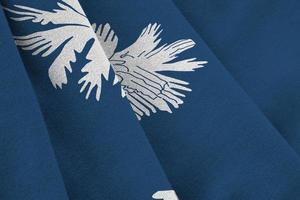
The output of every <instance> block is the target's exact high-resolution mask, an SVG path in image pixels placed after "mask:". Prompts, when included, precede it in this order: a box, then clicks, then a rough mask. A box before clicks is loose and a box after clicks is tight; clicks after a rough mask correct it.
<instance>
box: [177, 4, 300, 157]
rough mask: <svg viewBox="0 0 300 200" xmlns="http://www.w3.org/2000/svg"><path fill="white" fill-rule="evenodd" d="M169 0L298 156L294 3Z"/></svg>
mask: <svg viewBox="0 0 300 200" xmlns="http://www.w3.org/2000/svg"><path fill="white" fill-rule="evenodd" d="M175 2H176V3H177V5H178V7H179V8H180V9H181V11H182V12H183V14H184V15H185V16H186V17H187V19H188V20H189V22H190V23H191V24H192V26H193V27H194V28H195V30H197V32H198V33H200V34H201V35H202V36H203V38H204V39H205V41H206V42H207V43H208V44H209V45H210V46H211V48H212V50H213V51H214V52H215V53H216V55H217V57H218V58H219V59H220V60H221V61H222V63H223V64H224V66H225V67H226V68H227V69H228V70H229V71H230V73H231V74H232V75H233V76H234V78H235V79H236V80H237V81H238V82H239V83H240V85H241V86H242V87H243V88H244V89H245V91H246V92H247V93H248V95H249V96H250V97H251V98H252V99H253V101H254V102H255V103H256V104H257V105H258V106H259V108H260V109H261V110H262V111H263V113H264V114H265V116H266V117H267V118H268V119H269V120H270V121H271V122H272V124H273V125H274V126H275V127H276V128H277V129H278V130H279V132H280V133H281V134H282V136H283V137H284V138H285V139H286V140H287V141H288V143H289V144H290V145H291V146H292V147H293V148H294V149H295V151H296V152H297V153H298V154H300V145H299V144H300V137H299V132H300V123H299V121H300V101H299V99H300V93H299V90H300V82H299V77H300V70H299V64H298V63H299V62H300V57H299V55H298V48H299V45H300V44H299V39H298V35H299V32H300V27H299V26H298V23H299V21H300V15H299V7H300V2H299V1H294V0H291V1H288V2H287V1H282V0H277V1H274V2H273V1H272V2H270V1H266V0H263V1H249V0H244V1H239V2H234V1H222V2H219V1H209V2H208V1H202V0H200V1H193V0H187V1H186V0H184V1H183V0H175Z"/></svg>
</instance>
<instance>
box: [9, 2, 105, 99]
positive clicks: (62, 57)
mask: <svg viewBox="0 0 300 200" xmlns="http://www.w3.org/2000/svg"><path fill="white" fill-rule="evenodd" d="M57 4H58V7H59V8H58V9H54V10H53V11H44V10H40V9H35V8H31V7H27V6H21V5H15V9H10V8H5V10H6V11H8V12H10V13H11V14H13V15H15V16H14V17H11V19H12V20H14V21H32V22H34V23H40V24H41V25H46V24H48V23H52V24H54V25H60V26H59V27H57V28H53V29H49V30H45V31H39V32H35V33H32V34H29V35H25V36H16V37H15V40H16V44H17V45H18V46H20V47H21V48H22V49H23V50H27V51H28V50H30V51H32V54H33V55H38V54H40V55H41V56H42V57H47V56H49V55H50V54H51V53H53V52H54V51H56V50H57V49H58V48H59V47H60V46H63V48H62V50H61V51H60V53H59V55H58V56H57V57H56V59H55V60H54V61H53V63H52V64H51V66H50V67H49V78H50V80H51V82H52V85H53V86H54V87H55V88H57V87H58V88H62V87H63V84H67V82H68V81H67V75H66V70H68V71H69V72H72V68H71V62H76V54H75V52H81V51H82V50H83V49H84V47H85V46H86V44H87V42H88V41H89V40H91V39H93V40H94V43H93V45H92V47H91V49H90V50H89V52H88V54H87V56H86V59H88V60H89V61H90V62H89V63H87V64H86V65H85V66H83V67H82V70H81V71H82V72H83V73H85V75H84V76H83V77H82V78H81V79H80V80H79V82H78V83H79V84H82V87H81V90H80V91H81V92H83V91H85V90H86V89H87V94H86V98H89V96H90V93H91V91H92V90H93V89H94V88H96V99H97V100H98V101H99V100H100V94H101V80H102V77H104V78H105V79H106V80H108V75H109V68H110V63H109V61H108V59H107V57H106V55H105V53H104V50H103V49H102V47H101V45H100V42H99V41H98V39H97V37H96V34H95V33H94V30H93V28H92V26H91V25H90V23H89V21H88V19H87V18H86V16H85V14H84V12H83V10H82V9H81V7H80V4H79V3H78V1H76V0H62V2H61V3H60V2H58V3H57Z"/></svg>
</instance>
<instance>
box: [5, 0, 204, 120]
mask: <svg viewBox="0 0 300 200" xmlns="http://www.w3.org/2000/svg"><path fill="white" fill-rule="evenodd" d="M57 4H58V6H59V8H58V9H54V10H52V11H44V10H39V9H35V8H31V7H27V6H21V5H15V8H14V9H10V8H5V10H7V11H8V12H10V13H12V14H14V15H16V16H13V17H11V19H12V20H14V21H28V20H31V21H32V22H34V23H40V24H41V25H46V24H48V23H52V24H54V25H57V26H58V27H57V28H54V29H49V30H45V31H39V32H35V33H32V34H29V35H26V36H16V37H15V40H16V44H17V45H18V46H20V47H21V48H22V49H23V50H30V51H32V54H33V55H38V54H39V55H41V56H42V57H47V56H49V55H50V54H52V53H53V52H54V51H56V50H57V49H58V48H59V47H60V46H63V48H62V50H61V51H60V53H59V55H58V56H57V57H56V59H55V60H54V62H53V63H52V64H51V66H50V67H49V78H50V80H51V82H52V84H53V86H54V87H55V88H57V87H59V88H62V86H63V84H67V74H66V70H68V71H70V72H72V68H71V64H70V63H71V62H75V61H76V54H75V52H81V51H82V50H83V49H84V47H85V45H86V44H87V42H88V41H89V40H91V39H93V40H94V43H93V45H92V47H91V48H90V50H89V52H88V54H87V56H86V59H88V60H90V62H88V63H87V64H86V65H85V66H83V67H82V69H81V71H82V72H83V73H86V74H85V75H84V76H83V77H82V78H81V79H80V80H79V81H78V83H79V84H82V87H81V90H80V92H83V91H85V90H86V88H88V89H87V94H86V98H89V96H90V94H91V92H92V90H93V89H94V88H96V99H97V100H98V101H99V99H100V94H101V80H102V78H101V77H102V76H103V77H104V78H105V79H106V80H108V76H109V68H110V65H112V67H113V69H114V72H115V81H114V83H117V82H120V84H121V88H122V90H121V91H122V96H123V97H124V96H126V97H127V98H128V100H129V101H130V104H131V107H132V108H133V110H134V112H135V114H136V116H137V118H138V119H139V120H140V119H141V117H142V116H144V115H147V116H150V115H151V113H155V112H157V110H160V111H166V112H169V113H172V108H179V105H180V104H183V98H184V97H185V94H184V92H190V91H192V90H191V89H190V88H189V87H188V85H189V83H188V82H186V81H183V80H180V79H177V78H172V77H170V76H166V75H163V74H161V73H160V72H163V71H173V72H174V71H175V72H189V71H194V70H195V69H197V68H200V67H203V66H204V64H206V63H207V62H206V61H198V60H197V59H196V58H191V59H184V60H179V61H178V59H177V57H178V55H179V54H180V53H182V52H184V51H186V50H188V49H190V48H192V47H194V46H195V42H194V41H193V40H191V39H181V40H178V41H175V42H173V43H171V44H163V45H159V44H160V41H161V38H159V37H160V34H161V32H162V29H160V25H159V24H157V23H155V24H149V25H148V26H147V27H145V28H144V29H143V31H142V33H141V34H140V36H139V37H138V38H137V40H136V41H135V42H134V43H133V44H131V45H130V46H129V47H127V48H125V49H124V50H122V51H118V52H115V51H116V48H117V45H118V37H117V36H116V34H115V32H114V31H113V30H112V29H111V27H110V25H109V24H105V25H100V26H98V27H97V25H96V24H93V25H90V23H89V21H88V19H87V17H86V15H85V14H84V12H83V10H82V8H81V7H80V4H79V3H78V1H77V0H62V1H61V3H60V2H58V3H57Z"/></svg>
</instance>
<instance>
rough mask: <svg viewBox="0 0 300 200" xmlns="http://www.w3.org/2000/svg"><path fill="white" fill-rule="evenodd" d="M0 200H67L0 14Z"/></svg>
mask: <svg viewBox="0 0 300 200" xmlns="http://www.w3.org/2000/svg"><path fill="white" fill-rule="evenodd" d="M0 25H1V32H0V60H1V67H0V68H1V73H0V82H1V83H0V89H1V98H0V133H1V134H0V177H1V178H0V199H13V200H25V199H28V200H29V199H30V200H40V199H45V200H46V199H49V200H53V199H57V200H67V199H69V198H68V195H67V192H66V190H65V186H64V182H63V179H62V176H61V173H60V170H59V167H58V164H57V161H56V157H55V155H54V151H53V149H52V145H51V142H50V138H49V135H48V132H47V129H46V126H45V123H44V120H43V117H42V115H41V112H40V109H39V103H38V102H37V99H36V97H35V94H34V92H33V89H32V86H31V83H30V81H29V78H28V76H27V74H26V71H25V67H24V66H23V63H22V61H21V59H20V57H19V54H18V51H17V49H16V47H15V45H14V42H13V39H12V34H11V32H10V30H9V27H8V24H7V22H6V19H5V16H4V14H3V11H2V9H1V10H0Z"/></svg>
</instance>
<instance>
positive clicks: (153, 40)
mask: <svg viewBox="0 0 300 200" xmlns="http://www.w3.org/2000/svg"><path fill="white" fill-rule="evenodd" d="M81 3H82V6H83V7H84V9H85V11H86V13H87V15H88V17H89V19H90V21H97V20H100V19H101V20H103V22H100V23H101V24H106V23H109V25H110V27H113V28H112V29H113V32H114V33H115V34H116V35H117V36H118V46H117V48H116V49H115V47H114V48H108V50H110V51H111V50H112V49H115V54H114V56H116V57H117V55H119V54H120V58H121V59H116V60H117V61H116V60H113V62H111V63H113V64H112V65H117V67H120V68H118V69H119V70H120V71H121V70H122V68H121V67H122V66H123V67H124V68H126V67H127V68H128V69H127V72H128V73H129V75H130V77H129V78H128V77H126V76H122V77H123V78H124V81H125V82H123V85H124V87H126V89H127V91H126V90H125V95H126V94H130V95H132V94H133V95H139V97H136V98H134V99H133V100H130V99H129V102H130V103H131V104H132V107H133V110H134V112H135V113H136V114H137V115H138V116H139V117H140V118H141V125H142V126H143V128H144V130H145V132H146V134H147V136H148V138H149V140H150V142H151V144H152V146H153V148H154V150H155V153H156V155H157V157H158V158H159V160H160V162H161V164H162V166H163V168H164V170H165V172H166V173H167V176H168V177H169V180H170V182H171V184H172V185H173V186H174V188H175V190H176V191H177V193H178V195H179V197H180V198H181V199H289V198H295V197H297V196H299V195H300V194H299V191H298V189H297V188H298V184H299V180H300V179H299V178H300V171H299V170H300V168H299V167H300V162H299V158H298V156H297V154H296V153H295V152H294V151H293V150H292V149H291V148H290V146H289V145H288V144H287V143H286V141H285V140H284V139H283V138H282V137H281V135H280V134H279V133H278V132H277V130H276V129H274V127H273V126H272V125H271V124H270V123H269V121H268V120H267V119H266V118H265V116H264V115H263V114H262V113H261V112H260V110H259V109H258V108H257V107H256V105H255V104H254V103H253V102H252V100H251V99H249V97H248V95H247V94H246V93H245V92H244V91H243V89H242V88H241V87H240V86H239V84H238V83H237V82H236V81H235V80H234V79H233V78H232V77H231V75H230V74H229V73H228V71H227V70H226V69H225V68H224V66H222V64H221V63H220V62H219V61H218V60H217V58H216V57H215V56H214V55H213V54H212V52H211V51H210V50H209V48H208V47H207V46H206V44H205V43H204V41H203V40H202V39H201V38H200V37H199V35H198V33H196V32H195V31H194V30H193V29H192V27H191V26H190V25H189V24H188V22H187V21H186V20H185V19H184V17H183V16H182V15H181V13H180V12H179V11H178V10H177V8H176V7H175V5H174V4H173V2H172V1H151V2H145V1H143V2H141V1H136V0H131V1H126V2H124V1H114V2H113V3H112V2H107V1H101V2H99V1H88V2H86V1H82V2H81ZM100 5H101V6H100ZM128 5H130V6H128ZM125 8H126V9H125ZM128 13H130V14H128ZM98 23H99V22H98ZM157 24H160V25H161V26H157ZM103 26H104V25H103ZM103 26H102V27H101V28H100V32H102V31H104V30H105V29H103ZM104 27H105V26H104ZM159 28H161V29H163V32H161V30H159V31H158V30H157V29H159ZM145 34H148V35H149V37H147V38H148V40H147V39H145V40H144V41H145V42H144V43H139V38H141V37H145V36H144V35H145ZM149 38H150V39H149ZM189 39H191V40H192V41H193V42H194V43H189V42H190V41H191V40H189ZM174 41H176V42H174ZM182 41H184V43H181V42H182ZM160 42H161V43H162V45H161V46H160V45H159V44H160ZM173 42H174V43H175V45H174V46H172V45H171V44H174V43H173ZM185 42H187V43H185ZM138 44H139V45H138ZM163 44H165V45H163ZM169 44H170V45H169ZM176 44H177V45H176ZM185 44H187V46H184V45H185ZM194 44H195V45H194ZM180 45H183V46H180ZM178 46H180V47H182V48H181V49H178V50H177V52H180V53H179V54H181V55H179V54H178V55H176V59H177V60H176V61H180V60H181V59H182V60H184V59H190V58H196V59H193V60H192V61H197V60H199V61H201V60H204V61H207V62H208V63H207V64H206V63H203V62H201V64H203V65H204V67H203V68H202V67H201V68H199V69H198V68H196V67H195V69H194V70H190V72H189V73H186V72H185V73H182V72H181V73H180V70H174V71H172V70H169V71H163V70H162V71H163V72H159V73H161V74H163V77H164V78H163V79H162V82H159V81H158V80H156V79H155V77H153V75H157V74H156V73H154V72H157V71H159V70H157V69H158V66H157V64H159V65H162V66H164V64H165V63H161V62H158V63H155V62H154V61H153V60H152V61H149V59H151V57H153V56H154V55H157V54H160V53H162V52H167V53H168V56H172V54H169V52H168V50H169V49H170V48H176V47H178ZM165 47H169V48H165ZM103 48H104V47H103ZM182 49H183V51H185V50H188V51H185V52H183V51H181V50H182ZM144 55H146V56H145V57H146V58H147V59H148V60H147V61H148V62H147V63H146V64H148V66H146V64H145V61H141V59H142V58H141V57H143V59H144ZM160 56H161V57H160V58H165V57H164V56H165V53H163V54H160ZM169 58H170V57H169ZM171 58H172V57H171ZM149 62H150V63H149ZM153 63H154V64H153ZM171 63H173V61H171ZM173 64H174V63H173ZM181 64H182V68H184V66H185V65H186V63H185V64H184V63H181ZM149 65H150V67H155V69H156V70H153V71H154V72H153V71H151V68H147V67H149ZM199 65H200V64H199ZM136 66H139V67H136ZM187 66H189V65H187ZM124 68H123V69H124ZM140 68H142V69H143V70H144V71H147V72H146V74H147V76H144V77H141V75H144V74H143V72H140V71H139V70H140ZM187 68H188V67H187ZM132 69H134V71H130V70H132ZM173 69H177V68H173ZM143 70H142V71H143ZM170 71H172V72H170ZM135 74H137V75H136V76H135V77H131V76H133V75H135ZM137 77H138V78H137ZM157 77H161V76H159V75H158V76H157ZM166 77H172V78H174V77H176V80H174V79H172V80H173V81H176V84H181V86H183V85H184V86H183V87H181V89H183V93H181V91H178V90H176V91H177V92H178V93H176V92H174V91H173V90H171V89H172V88H171V89H170V88H168V86H170V84H171V83H172V81H171V82H168V80H169V78H166ZM139 79H142V80H144V82H143V83H142V82H141V83H140V85H143V84H146V85H147V86H148V87H149V88H147V90H146V89H141V88H140V87H139V86H137V85H136V82H137V80H139ZM148 79H150V80H151V81H153V82H155V84H157V87H158V88H159V87H160V86H161V85H163V86H164V87H161V88H160V91H161V93H162V94H161V93H159V92H155V89H152V87H153V88H155V86H153V85H152V84H151V83H149V82H148V81H149V80H148ZM128 80H130V81H132V80H134V81H135V83H130V82H129V83H128V82H127V81H128ZM179 80H180V81H179ZM163 81H165V82H163ZM187 82H188V83H189V84H188V83H187ZM121 85H122V81H121ZM171 87H173V89H174V85H172V84H171ZM128 88H135V89H134V90H133V91H131V90H128ZM177 89H179V87H178V86H177ZM149 90H150V91H151V92H149V96H148V97H153V98H154V99H157V101H159V102H160V103H158V104H156V102H154V101H153V100H151V99H148V97H147V96H142V97H143V98H140V97H141V93H140V92H143V91H146V92H147V91H149ZM134 91H135V92H136V93H134ZM170 91H172V94H174V95H175V96H177V97H178V96H180V98H178V99H176V101H175V102H177V103H178V102H180V103H179V104H177V103H174V102H173V101H172V100H170V99H169V98H167V97H166V96H165V95H166V93H168V92H170ZM126 92H127V93H126ZM153 92H154V94H155V96H151V95H152V94H153ZM142 94H145V93H142ZM181 97H184V98H181ZM130 98H131V97H130ZM174 99H175V98H174ZM136 100H138V101H136ZM144 100H147V101H144ZM149 103H150V104H149ZM164 103H167V106H165V104H164ZM172 103H173V104H172ZM139 104H142V105H139ZM162 105H164V106H162ZM142 106H144V107H146V108H147V109H148V110H151V108H155V109H156V111H157V112H153V113H151V114H150V116H147V115H146V114H147V112H145V111H146V109H144V108H143V107H142ZM151 106H152V107H151ZM139 108H141V109H139ZM168 108H169V109H168ZM153 110H154V109H153ZM279 160H280V162H278V161H279Z"/></svg>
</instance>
